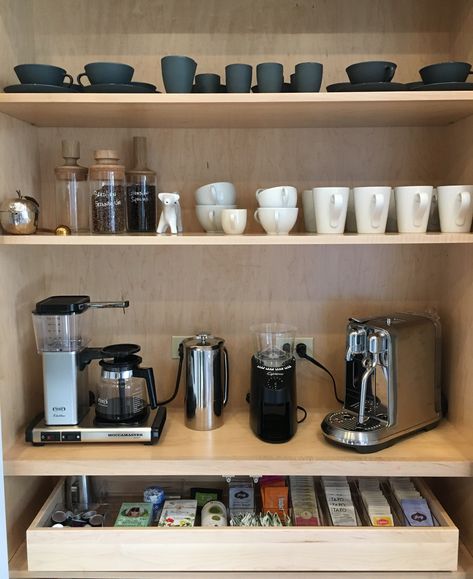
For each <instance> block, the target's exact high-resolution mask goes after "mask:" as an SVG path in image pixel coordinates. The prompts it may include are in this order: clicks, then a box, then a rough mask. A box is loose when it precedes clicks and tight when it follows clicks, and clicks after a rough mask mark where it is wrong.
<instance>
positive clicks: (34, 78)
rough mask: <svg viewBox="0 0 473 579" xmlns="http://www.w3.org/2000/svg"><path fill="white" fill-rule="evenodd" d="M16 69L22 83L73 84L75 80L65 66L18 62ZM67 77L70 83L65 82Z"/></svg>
mask: <svg viewBox="0 0 473 579" xmlns="http://www.w3.org/2000/svg"><path fill="white" fill-rule="evenodd" d="M14 70H15V72H16V76H17V77H18V80H19V81H20V82H21V84H49V85H55V86H62V85H63V84H67V85H68V86H71V85H72V83H73V82H74V79H73V78H72V76H71V75H70V74H67V73H66V71H65V70H64V69H63V68H60V67H59V66H52V65H50V64H18V65H17V66H15V69H14ZM65 78H67V79H69V83H65V82H64V79H65Z"/></svg>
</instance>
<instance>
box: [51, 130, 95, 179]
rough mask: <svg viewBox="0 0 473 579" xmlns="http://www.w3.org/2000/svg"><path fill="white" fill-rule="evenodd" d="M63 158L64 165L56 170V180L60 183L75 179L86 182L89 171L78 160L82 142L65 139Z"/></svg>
mask: <svg viewBox="0 0 473 579" xmlns="http://www.w3.org/2000/svg"><path fill="white" fill-rule="evenodd" d="M62 156H63V158H64V164H63V165H60V166H59V167H56V169H55V170H54V171H55V173H56V179H58V180H59V181H71V180H73V179H76V180H77V181H85V180H86V179H87V173H88V169H87V167H82V166H81V165H79V164H78V163H77V161H78V159H80V142H79V141H69V140H66V139H64V140H63V141H62Z"/></svg>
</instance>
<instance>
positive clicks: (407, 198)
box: [394, 185, 433, 233]
mask: <svg viewBox="0 0 473 579" xmlns="http://www.w3.org/2000/svg"><path fill="white" fill-rule="evenodd" d="M432 192H433V187H431V186H428V185H424V186H419V187H414V186H412V187H396V188H395V189H394V195H395V197H396V216H397V229H398V231H399V233H425V232H426V231H427V223H428V221H429V215H430V204H431V202H432Z"/></svg>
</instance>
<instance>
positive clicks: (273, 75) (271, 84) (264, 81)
mask: <svg viewBox="0 0 473 579" xmlns="http://www.w3.org/2000/svg"><path fill="white" fill-rule="evenodd" d="M283 74H284V72H283V66H282V64H280V63H279V62H263V63H261V64H258V66H257V67H256V79H257V81H258V92H260V93H261V92H281V91H282V89H283V83H284V78H283Z"/></svg>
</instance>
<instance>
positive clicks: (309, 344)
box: [294, 338, 314, 358]
mask: <svg viewBox="0 0 473 579" xmlns="http://www.w3.org/2000/svg"><path fill="white" fill-rule="evenodd" d="M297 344H305V347H306V348H307V355H308V356H311V357H314V338H296V339H295V341H294V349H295V348H296V346H297ZM296 358H298V356H297V354H296Z"/></svg>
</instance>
